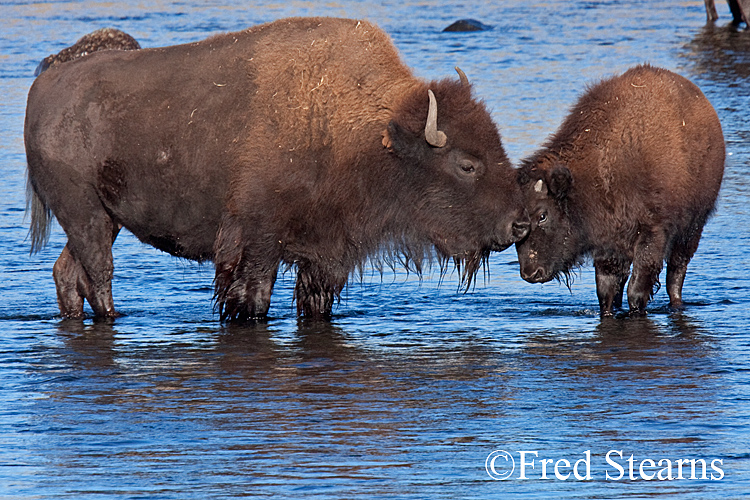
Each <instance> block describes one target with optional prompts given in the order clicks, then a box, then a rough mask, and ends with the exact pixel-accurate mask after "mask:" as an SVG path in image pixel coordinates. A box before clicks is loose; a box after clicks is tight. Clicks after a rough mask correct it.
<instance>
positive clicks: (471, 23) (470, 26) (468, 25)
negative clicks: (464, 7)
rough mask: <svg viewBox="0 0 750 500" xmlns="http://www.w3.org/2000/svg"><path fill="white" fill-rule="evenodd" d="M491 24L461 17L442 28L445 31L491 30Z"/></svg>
mask: <svg viewBox="0 0 750 500" xmlns="http://www.w3.org/2000/svg"><path fill="white" fill-rule="evenodd" d="M491 29H492V26H488V25H486V24H483V23H480V22H479V21H477V20H476V19H461V20H459V21H456V22H455V23H453V24H451V25H450V26H448V27H447V28H445V29H444V30H443V33H445V32H462V31H487V30H491Z"/></svg>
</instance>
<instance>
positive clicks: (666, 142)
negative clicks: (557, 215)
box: [557, 65, 725, 219]
mask: <svg viewBox="0 0 750 500" xmlns="http://www.w3.org/2000/svg"><path fill="white" fill-rule="evenodd" d="M565 135H567V136H568V138H567V139H568V143H569V147H568V148H567V149H566V152H565V153H564V154H567V155H569V157H570V161H569V163H568V165H569V168H570V169H571V171H572V172H573V175H574V178H575V180H576V183H578V184H579V185H580V186H579V187H580V189H581V190H582V191H583V192H584V196H586V197H587V199H588V200H589V203H593V202H594V201H598V202H599V203H600V205H599V206H595V207H592V210H593V211H594V213H599V214H601V213H602V210H609V211H620V212H621V213H623V214H624V213H631V214H633V216H639V214H640V216H644V215H648V216H649V217H653V218H656V219H658V218H664V219H669V218H675V219H679V218H680V216H681V215H683V214H684V215H685V216H687V215H689V214H694V213H695V212H696V210H698V211H699V212H706V213H708V212H710V211H711V210H712V208H713V205H714V202H715V199H716V197H717V195H718V192H719V188H720V185H721V179H722V176H723V170H724V154H725V149H724V138H723V135H722V131H721V125H720V123H719V119H718V117H717V115H716V112H715V110H714V109H713V107H712V106H711V104H710V103H709V101H708V99H706V97H705V96H704V95H703V93H702V92H701V91H700V89H699V88H698V87H696V86H695V85H694V84H693V83H691V82H690V81H688V80H687V79H685V78H683V77H681V76H679V75H677V74H675V73H672V72H670V71H667V70H664V69H659V68H654V67H651V66H648V65H643V66H638V67H635V68H633V69H631V70H629V71H627V72H626V73H624V74H623V75H621V76H618V77H614V78H612V79H609V80H605V81H603V82H600V83H598V84H597V85H595V86H593V87H591V88H590V89H589V91H588V92H587V93H586V94H585V95H584V96H583V97H582V98H581V100H580V101H579V102H578V103H577V105H576V106H575V107H574V109H573V111H572V113H571V114H570V115H569V117H568V119H567V120H566V122H565V123H564V124H563V126H562V127H561V131H560V132H559V133H558V136H557V138H558V141H559V139H560V138H561V137H562V136H565Z"/></svg>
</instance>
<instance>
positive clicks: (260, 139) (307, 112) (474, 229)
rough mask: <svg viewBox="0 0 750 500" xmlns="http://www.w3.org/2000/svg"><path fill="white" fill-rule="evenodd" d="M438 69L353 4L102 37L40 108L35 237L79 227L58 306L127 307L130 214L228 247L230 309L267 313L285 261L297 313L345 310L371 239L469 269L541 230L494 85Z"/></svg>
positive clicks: (133, 219)
mask: <svg viewBox="0 0 750 500" xmlns="http://www.w3.org/2000/svg"><path fill="white" fill-rule="evenodd" d="M460 76H461V78H460V79H452V80H448V79H446V80H440V81H431V82H427V81H423V80H420V79H418V78H416V77H414V75H413V74H412V72H411V71H410V70H409V69H408V68H407V67H406V66H405V65H404V64H403V62H401V60H400V58H399V57H398V54H397V52H396V49H395V47H394V46H393V44H392V43H391V41H390V39H389V38H388V36H387V35H386V34H385V33H384V32H383V31H381V30H380V29H378V28H377V27H376V26H374V25H372V24H370V23H367V22H364V21H357V20H348V19H331V18H295V19H283V20H279V21H276V22H273V23H270V24H265V25H261V26H257V27H254V28H251V29H248V30H245V31H242V32H236V33H228V34H222V35H218V36H215V37H212V38H209V39H207V40H204V41H201V42H197V43H191V44H186V45H179V46H174V47H166V48H158V49H143V50H137V51H101V52H97V53H95V54H89V55H88V56H86V57H82V58H78V59H76V60H73V61H70V62H67V63H65V64H60V65H59V66H56V67H54V68H50V69H49V70H48V71H45V72H44V73H42V75H41V76H39V78H37V79H36V81H35V82H34V84H33V85H32V88H31V90H30V92H29V98H28V106H27V111H26V123H25V135H24V138H25V142H26V154H27V160H28V179H29V185H30V187H31V195H30V196H31V200H30V201H31V203H30V205H31V207H32V230H31V233H32V234H31V237H32V250H36V249H38V248H40V247H41V245H42V244H43V242H44V241H45V236H46V234H47V232H48V227H49V226H48V223H49V220H50V218H51V214H54V216H55V217H56V218H57V220H58V222H59V223H60V225H61V226H62V227H63V229H64V230H65V233H66V234H67V236H68V245H67V247H66V249H65V250H64V251H63V254H62V255H61V256H60V259H58V261H57V263H56V264H55V267H54V271H53V274H54V277H55V283H56V286H57V292H58V303H59V305H60V311H61V313H62V315H63V316H65V317H81V316H82V315H83V300H84V299H86V300H87V301H88V302H89V304H90V305H91V307H92V309H93V310H94V313H95V314H96V315H97V316H115V315H116V313H115V308H114V303H113V299H112V292H111V279H112V270H113V263H112V253H111V247H112V243H113V241H114V239H115V237H116V236H117V232H118V230H119V228H120V227H125V228H127V229H129V230H130V231H131V232H132V233H133V234H134V235H135V236H137V237H138V238H139V239H140V240H141V241H143V242H145V243H148V244H150V245H153V246H155V247H156V248H159V249H161V250H163V251H166V252H169V253H170V254H172V255H176V256H179V257H183V258H187V259H194V260H198V261H205V260H213V261H214V264H215V267H216V277H215V299H216V306H217V308H218V310H219V313H220V316H221V318H222V319H223V320H245V319H250V318H263V317H265V316H266V315H267V312H268V309H269V305H270V301H271V292H272V290H273V286H274V281H275V279H276V275H277V269H278V267H279V265H281V264H282V263H283V264H284V265H285V266H289V267H295V268H296V270H297V283H296V288H295V299H296V301H297V310H298V313H299V314H300V315H304V316H307V317H311V318H326V319H327V318H329V317H330V315H331V309H332V305H333V303H334V301H335V299H336V297H338V296H339V294H340V292H341V291H342V289H343V288H344V286H345V284H346V282H347V280H348V277H349V276H350V274H351V273H352V272H353V271H355V270H356V269H357V268H360V269H361V266H363V265H364V263H365V261H366V260H367V259H368V258H375V259H377V258H385V259H387V260H389V261H393V260H394V258H395V259H396V260H398V259H400V260H402V261H404V262H407V263H412V267H414V268H416V269H417V270H419V269H421V265H422V263H423V261H424V260H425V259H430V258H432V257H433V256H434V255H435V254H437V256H438V257H439V258H441V259H446V260H447V259H453V260H455V261H456V262H457V263H458V264H459V265H460V266H461V267H462V268H463V270H464V276H465V278H466V279H467V280H469V281H470V280H471V278H472V277H473V275H474V274H475V273H476V271H477V269H478V268H479V267H480V266H481V263H482V262H483V261H484V259H485V258H486V256H487V254H488V253H489V252H490V251H492V250H503V249H504V248H506V247H508V246H509V245H511V244H512V243H514V242H515V241H517V240H519V239H520V238H522V237H523V236H525V235H526V232H527V231H528V226H529V222H528V216H527V214H526V213H525V210H524V207H523V202H522V197H521V191H520V188H519V186H518V184H517V183H516V180H515V172H514V170H513V169H512V167H511V166H510V163H509V161H508V159H507V157H506V154H505V151H504V150H503V146H502V144H501V140H500V135H499V133H498V131H497V128H496V127H495V125H494V123H493V122H492V120H491V118H490V115H489V113H488V111H487V110H486V108H485V107H484V105H483V104H482V103H481V102H479V101H477V100H476V99H475V98H474V97H473V96H472V90H471V86H470V85H469V83H468V82H467V81H466V78H465V76H464V75H463V74H461V73H460Z"/></svg>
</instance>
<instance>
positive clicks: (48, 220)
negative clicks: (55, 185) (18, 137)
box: [26, 170, 52, 254]
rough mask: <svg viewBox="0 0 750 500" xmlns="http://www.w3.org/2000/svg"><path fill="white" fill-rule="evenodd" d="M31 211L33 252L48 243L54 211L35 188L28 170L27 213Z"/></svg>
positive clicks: (30, 233)
mask: <svg viewBox="0 0 750 500" xmlns="http://www.w3.org/2000/svg"><path fill="white" fill-rule="evenodd" d="M29 212H31V227H29V238H30V239H31V252H30V253H31V254H35V253H37V252H38V251H39V250H41V249H42V248H44V247H45V245H47V242H48V241H49V234H50V227H51V225H52V211H50V209H49V207H48V206H47V205H46V204H45V203H44V202H43V201H42V199H41V198H40V197H39V195H38V194H37V193H36V191H35V190H34V185H33V183H32V182H31V178H30V177H29V176H28V170H27V172H26V215H27V216H28V215H29Z"/></svg>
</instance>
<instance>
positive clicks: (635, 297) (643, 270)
mask: <svg viewBox="0 0 750 500" xmlns="http://www.w3.org/2000/svg"><path fill="white" fill-rule="evenodd" d="M665 248H666V236H665V235H664V233H663V231H660V230H658V229H656V230H655V229H652V228H645V229H642V230H641V232H640V235H639V236H638V239H637V240H636V244H635V252H634V255H633V275H632V277H631V278H630V284H629V285H628V305H629V306H630V314H631V315H632V316H638V315H643V314H645V313H646V305H647V304H648V301H649V300H651V297H652V296H653V294H654V286H655V285H656V284H657V283H658V282H659V273H661V268H662V265H663V262H664V253H665Z"/></svg>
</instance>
